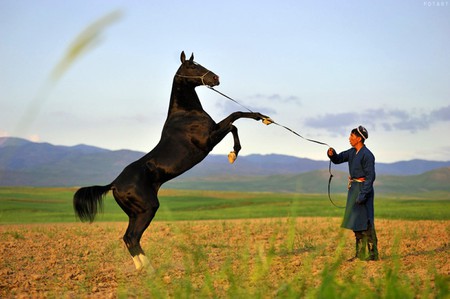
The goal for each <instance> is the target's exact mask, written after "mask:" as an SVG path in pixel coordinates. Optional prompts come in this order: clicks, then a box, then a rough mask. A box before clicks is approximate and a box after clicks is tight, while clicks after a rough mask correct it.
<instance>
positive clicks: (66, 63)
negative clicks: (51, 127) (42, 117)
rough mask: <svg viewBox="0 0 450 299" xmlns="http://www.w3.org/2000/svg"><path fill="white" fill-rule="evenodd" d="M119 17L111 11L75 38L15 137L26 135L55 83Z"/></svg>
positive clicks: (22, 120)
mask: <svg viewBox="0 0 450 299" xmlns="http://www.w3.org/2000/svg"><path fill="white" fill-rule="evenodd" d="M121 15H122V13H121V12H120V11H118V10H116V11H113V12H111V13H109V14H107V15H105V16H103V17H102V18H100V19H98V20H97V21H95V22H94V23H92V24H91V25H89V26H88V27H86V29H85V30H83V31H82V32H81V33H80V34H79V35H78V36H77V37H76V38H75V40H74V41H73V42H72V44H71V45H70V46H69V48H68V49H67V51H66V53H65V54H64V56H63V57H62V59H61V60H60V61H59V63H58V64H57V65H56V66H55V67H54V69H53V71H52V72H51V74H50V76H49V77H48V78H47V80H46V81H45V84H44V85H43V86H42V87H41V89H40V90H39V92H38V94H37V95H36V96H35V97H34V98H33V99H32V100H31V102H30V104H29V105H28V107H27V108H26V110H25V113H24V115H23V117H22V118H21V119H19V121H18V123H17V127H16V130H15V133H14V134H15V135H16V136H23V135H26V134H27V131H28V129H29V127H30V126H31V124H32V123H33V121H34V120H35V119H36V118H37V116H38V115H39V110H40V109H41V107H42V106H43V105H44V103H45V101H46V100H47V98H48V95H49V93H50V91H51V89H52V88H53V86H54V85H55V84H56V82H57V81H58V80H59V79H60V78H61V77H62V76H63V75H64V73H65V72H66V71H67V70H68V69H69V68H70V66H71V65H72V64H73V63H74V62H75V61H76V60H77V59H79V58H80V57H81V56H82V54H84V53H86V52H87V51H88V50H89V49H92V48H93V46H94V45H96V44H98V42H99V40H100V35H101V33H102V31H104V30H105V28H106V27H107V26H109V25H110V24H112V23H114V22H116V21H117V20H118V19H120V17H121Z"/></svg>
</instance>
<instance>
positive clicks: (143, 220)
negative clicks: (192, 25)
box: [73, 52, 270, 270]
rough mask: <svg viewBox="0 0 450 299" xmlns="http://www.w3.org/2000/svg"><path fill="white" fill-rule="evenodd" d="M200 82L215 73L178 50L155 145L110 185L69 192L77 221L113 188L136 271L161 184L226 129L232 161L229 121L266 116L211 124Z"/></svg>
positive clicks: (90, 214) (212, 81) (89, 215)
mask: <svg viewBox="0 0 450 299" xmlns="http://www.w3.org/2000/svg"><path fill="white" fill-rule="evenodd" d="M200 85H207V86H210V87H212V86H216V85H219V76H217V75H216V74H214V73H213V72H211V71H209V70H207V69H206V68H204V67H202V66H201V65H199V64H198V63H196V62H194V55H193V54H192V55H191V58H190V59H189V60H186V56H185V54H184V52H182V53H181V66H180V68H179V69H178V71H177V73H176V74H175V77H174V79H173V85H172V93H171V96H170V105H169V112H168V115H167V119H166V122H165V124H164V128H163V131H162V134H161V139H160V141H159V143H158V144H157V145H156V147H155V148H154V149H153V150H152V151H151V152H149V153H148V154H146V155H145V156H143V157H142V158H141V159H139V160H137V161H135V162H133V163H131V164H130V165H128V166H127V167H125V169H124V170H123V171H122V173H120V175H119V176H118V177H117V178H116V179H115V180H114V181H113V182H112V183H111V184H109V185H106V186H91V187H83V188H80V189H79V190H78V191H77V192H76V193H75V195H74V197H73V205H74V209H75V212H76V214H77V216H78V217H79V218H80V219H81V221H90V222H92V221H94V218H95V215H96V214H97V210H99V209H101V207H102V203H103V196H105V195H106V193H107V192H108V191H109V190H112V193H113V195H114V198H115V200H116V202H117V203H118V204H119V206H120V207H121V208H122V209H123V210H124V212H125V213H126V214H127V215H128V217H129V224H128V228H127V231H126V232H125V235H124V237H123V240H124V241H125V244H126V246H127V248H128V250H129V252H130V254H131V256H132V258H133V261H134V264H135V266H136V269H137V270H141V269H143V268H146V267H151V266H150V263H149V261H148V259H147V257H146V256H145V254H144V251H143V250H142V248H141V246H140V239H141V237H142V234H143V233H144V231H145V229H146V228H147V227H148V226H149V225H150V222H151V221H152V219H153V217H154V216H155V214H156V211H157V210H158V207H159V201H158V190H159V188H160V187H161V185H162V184H163V183H165V182H167V181H169V180H171V179H173V178H175V177H176V176H178V175H180V174H182V173H184V172H185V171H187V170H189V169H190V168H192V167H193V166H195V165H196V164H198V163H199V162H200V161H202V160H203V159H204V158H205V157H206V156H207V155H208V153H209V152H210V151H211V150H212V149H213V148H214V146H216V145H217V144H218V143H219V142H220V141H221V140H222V139H223V138H224V137H225V136H226V135H227V134H228V133H230V132H231V133H232V134H233V138H234V147H233V149H234V151H232V152H231V153H230V155H229V159H230V162H231V163H232V162H234V160H235V159H236V156H237V154H238V153H239V150H240V149H241V145H240V143H239V137H238V133H237V128H236V127H235V126H234V125H233V122H234V121H235V120H237V119H239V118H252V119H255V120H266V121H267V120H270V118H268V117H267V116H265V115H262V114H260V113H253V112H234V113H232V114H230V116H228V117H227V118H225V119H224V120H222V121H221V122H219V123H216V122H215V121H214V120H213V119H212V118H211V117H210V116H209V115H208V113H206V112H205V111H204V110H203V108H202V104H201V103H200V100H199V98H198V96H197V93H196V92H195V87H197V86H200ZM265 123H266V122H265Z"/></svg>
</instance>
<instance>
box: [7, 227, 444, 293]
mask: <svg viewBox="0 0 450 299" xmlns="http://www.w3.org/2000/svg"><path fill="white" fill-rule="evenodd" d="M339 222H340V220H339V219H336V218H298V219H260V220H226V221H193V222H155V223H153V224H152V225H151V226H150V228H149V229H148V231H147V232H146V233H145V234H144V237H143V240H142V244H143V247H144V249H145V250H146V252H147V255H148V257H149V258H150V260H151V261H152V264H153V266H154V267H155V269H156V272H155V273H154V274H148V273H140V274H138V273H136V272H135V271H134V269H133V268H134V267H133V264H132V261H131V258H130V257H129V255H128V253H127V250H126V248H125V246H124V245H123V242H122V239H121V238H122V234H123V232H124V231H125V228H126V223H94V224H92V225H87V224H81V223H76V224H42V225H3V226H0V241H1V242H0V254H1V257H2V258H1V264H0V276H1V281H0V297H2V298H10V297H16V298H22V297H23V298H28V297H33V298H34V297H36V298H39V297H60V296H65V297H91V296H93V297H100V298H116V297H142V296H149V295H151V296H152V297H156V298H158V297H159V298H166V297H176V298H179V297H182V298H199V297H248V296H251V297H263V298H271V297H283V298H286V297H321V296H326V295H327V293H328V292H332V293H331V294H337V295H341V296H342V297H352V295H355V296H356V295H361V294H362V295H365V297H366V298H368V297H369V298H370V297H386V298H387V297H390V298H395V297H405V296H406V297H436V296H442V295H443V296H448V284H449V274H450V263H449V262H448V261H449V260H450V253H449V249H450V245H449V240H450V238H449V234H450V221H397V220H379V221H378V222H377V233H378V237H379V247H380V254H381V261H379V262H362V261H357V262H347V261H345V260H346V259H347V258H348V257H351V256H352V255H353V253H354V252H353V250H354V249H353V236H352V233H351V232H350V231H347V230H342V229H340V228H339ZM394 286H395V287H394ZM446 292H447V293H446ZM446 294H447V295H446Z"/></svg>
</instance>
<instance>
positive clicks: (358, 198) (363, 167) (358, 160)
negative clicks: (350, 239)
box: [329, 146, 375, 231]
mask: <svg viewBox="0 0 450 299" xmlns="http://www.w3.org/2000/svg"><path fill="white" fill-rule="evenodd" d="M329 158H330V160H331V161H332V162H333V163H334V164H340V163H344V162H348V170H349V173H350V178H352V179H355V178H364V179H365V181H364V182H351V185H350V189H349V190H348V195H347V204H346V206H345V215H344V220H343V222H342V225H341V227H343V228H347V229H351V230H353V231H364V230H367V228H368V224H369V223H370V224H371V225H372V226H374V217H375V216H374V207H373V201H374V190H373V182H374V181H375V156H374V155H373V154H372V152H371V151H370V150H369V149H368V148H367V147H366V146H363V147H362V148H361V149H360V150H359V152H358V153H356V149H354V148H351V149H349V150H347V151H343V152H341V153H339V154H336V152H334V153H333V155H332V156H329Z"/></svg>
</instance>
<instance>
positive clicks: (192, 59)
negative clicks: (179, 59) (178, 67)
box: [189, 53, 194, 62]
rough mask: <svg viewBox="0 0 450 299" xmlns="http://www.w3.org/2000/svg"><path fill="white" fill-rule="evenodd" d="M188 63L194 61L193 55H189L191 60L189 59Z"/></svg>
mask: <svg viewBox="0 0 450 299" xmlns="http://www.w3.org/2000/svg"><path fill="white" fill-rule="evenodd" d="M189 61H190V62H193V61H194V53H192V54H191V58H189Z"/></svg>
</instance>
